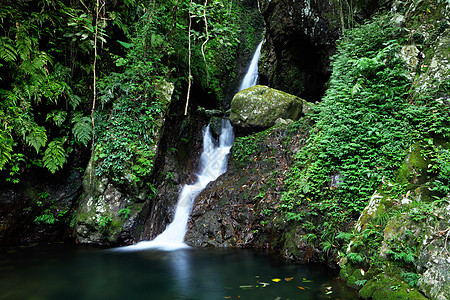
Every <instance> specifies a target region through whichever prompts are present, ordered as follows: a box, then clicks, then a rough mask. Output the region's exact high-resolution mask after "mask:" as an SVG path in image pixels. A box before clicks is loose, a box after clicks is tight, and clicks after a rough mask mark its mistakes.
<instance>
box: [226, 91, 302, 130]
mask: <svg viewBox="0 0 450 300" xmlns="http://www.w3.org/2000/svg"><path fill="white" fill-rule="evenodd" d="M309 107H310V104H308V103H307V102H306V101H305V100H303V99H301V98H299V97H297V96H294V95H291V94H288V93H285V92H283V91H279V90H276V89H272V88H269V87H267V86H262V85H257V86H254V87H251V88H248V89H245V90H243V91H241V92H239V93H237V94H236V95H235V96H234V98H233V100H232V102H231V115H230V121H231V122H232V123H233V124H234V125H238V126H241V127H244V128H252V127H253V128H269V127H271V126H273V125H275V121H276V120H277V119H279V118H281V119H291V120H294V121H295V120H298V119H299V118H300V116H301V115H302V114H304V113H305V112H306V111H307V110H308V109H309Z"/></svg>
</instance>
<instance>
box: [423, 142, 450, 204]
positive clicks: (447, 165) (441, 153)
mask: <svg viewBox="0 0 450 300" xmlns="http://www.w3.org/2000/svg"><path fill="white" fill-rule="evenodd" d="M435 155H436V156H434V157H432V158H431V161H432V162H433V163H434V164H433V165H432V166H431V168H430V169H429V170H428V171H429V172H431V173H437V174H439V175H438V176H437V178H436V179H435V180H434V181H433V182H432V187H431V191H434V192H438V193H439V194H441V195H447V194H448V193H450V150H449V149H444V148H442V147H439V148H437V149H436V152H435Z"/></svg>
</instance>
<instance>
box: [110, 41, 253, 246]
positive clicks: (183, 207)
mask: <svg viewBox="0 0 450 300" xmlns="http://www.w3.org/2000/svg"><path fill="white" fill-rule="evenodd" d="M261 45H262V41H261V42H260V43H259V45H258V47H257V48H256V50H255V53H254V54H253V58H252V60H251V62H250V66H249V67H248V70H247V73H246V74H245V76H244V79H243V80H242V83H241V86H240V88H239V90H244V89H247V88H249V87H252V86H254V85H256V83H257V81H258V59H259V56H260V54H261ZM233 142H234V134H233V127H232V126H231V124H230V122H229V121H228V120H226V119H223V120H222V130H221V134H220V136H219V142H218V144H217V143H216V142H215V141H214V139H213V137H212V134H211V130H210V125H208V126H207V127H206V128H205V129H204V132H203V152H202V154H201V156H200V172H199V174H198V175H197V181H196V182H195V183H193V184H186V185H185V186H184V187H183V189H182V190H181V193H180V196H179V198H178V203H177V207H176V210H175V216H174V219H173V221H172V223H170V224H169V225H168V226H167V227H166V229H165V230H164V231H163V232H162V233H161V234H160V235H158V236H157V237H156V238H155V239H154V240H152V241H142V242H139V243H137V244H136V245H131V246H126V247H120V248H118V249H117V250H119V251H134V250H144V249H161V250H176V249H182V248H186V247H188V246H187V245H186V244H185V243H184V237H185V235H186V227H187V222H188V220H189V214H190V213H191V210H192V206H193V205H194V200H195V198H196V197H197V196H198V194H200V192H201V191H203V190H204V189H205V188H206V186H207V185H208V183H210V182H211V181H214V180H216V179H217V178H218V177H219V176H220V175H222V174H223V173H224V172H225V171H226V166H227V155H228V153H230V149H231V146H232V145H233Z"/></svg>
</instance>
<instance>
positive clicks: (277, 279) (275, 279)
mask: <svg viewBox="0 0 450 300" xmlns="http://www.w3.org/2000/svg"><path fill="white" fill-rule="evenodd" d="M272 281H273V282H280V281H281V279H280V278H274V279H272Z"/></svg>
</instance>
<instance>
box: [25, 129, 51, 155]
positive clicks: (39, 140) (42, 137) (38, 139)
mask: <svg viewBox="0 0 450 300" xmlns="http://www.w3.org/2000/svg"><path fill="white" fill-rule="evenodd" d="M25 141H26V142H27V144H28V145H30V146H33V147H34V149H36V153H39V149H40V148H41V147H44V146H45V143H47V134H46V133H45V128H44V127H41V126H35V127H33V128H32V129H31V131H30V133H28V135H27V136H26V137H25Z"/></svg>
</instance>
